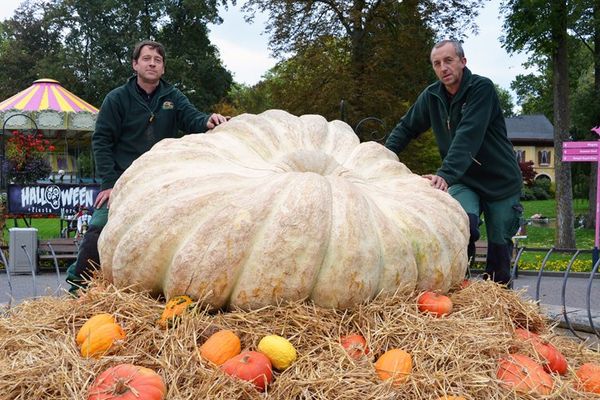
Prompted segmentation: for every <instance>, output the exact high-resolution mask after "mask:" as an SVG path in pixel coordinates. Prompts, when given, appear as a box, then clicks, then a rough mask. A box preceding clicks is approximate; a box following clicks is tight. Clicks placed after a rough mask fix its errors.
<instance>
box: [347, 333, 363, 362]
mask: <svg viewBox="0 0 600 400" xmlns="http://www.w3.org/2000/svg"><path fill="white" fill-rule="evenodd" d="M340 343H341V344H342V347H343V348H344V349H345V350H346V352H347V353H348V355H349V356H350V358H353V359H355V360H359V359H361V358H362V357H363V356H364V355H367V354H369V347H368V346H367V341H366V340H365V338H364V337H363V336H362V335H359V334H356V333H355V334H351V335H346V336H342V338H341V339H340Z"/></svg>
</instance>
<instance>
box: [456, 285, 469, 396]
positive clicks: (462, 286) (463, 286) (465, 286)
mask: <svg viewBox="0 0 600 400" xmlns="http://www.w3.org/2000/svg"><path fill="white" fill-rule="evenodd" d="M471 283H472V281H471V280H470V279H467V278H465V279H463V280H462V281H461V282H460V285H459V286H458V287H459V288H460V289H465V288H467V287H469V286H471ZM458 398H460V397H458Z"/></svg>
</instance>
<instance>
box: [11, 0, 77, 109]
mask: <svg viewBox="0 0 600 400" xmlns="http://www.w3.org/2000/svg"><path fill="white" fill-rule="evenodd" d="M51 13H52V6H51V5H48V4H47V3H46V2H44V1H33V2H30V1H28V2H25V3H23V4H22V5H21V7H19V8H18V9H17V10H16V12H15V15H14V17H13V18H11V19H9V20H6V21H5V22H4V23H3V24H2V46H1V47H0V64H1V65H2V68H0V96H2V97H1V98H2V99H5V98H8V97H9V96H12V95H14V94H15V93H16V92H17V91H18V90H19V88H26V87H28V86H29V85H31V83H32V82H33V81H34V80H36V79H40V78H44V77H54V78H55V79H58V80H61V79H62V78H65V77H67V76H68V75H69V73H68V72H66V71H64V70H63V68H62V63H63V61H64V57H63V55H64V54H63V52H62V47H61V45H60V30H59V29H58V28H57V27H56V26H52V25H51V24H49V23H48V21H49V15H50V14H51Z"/></svg>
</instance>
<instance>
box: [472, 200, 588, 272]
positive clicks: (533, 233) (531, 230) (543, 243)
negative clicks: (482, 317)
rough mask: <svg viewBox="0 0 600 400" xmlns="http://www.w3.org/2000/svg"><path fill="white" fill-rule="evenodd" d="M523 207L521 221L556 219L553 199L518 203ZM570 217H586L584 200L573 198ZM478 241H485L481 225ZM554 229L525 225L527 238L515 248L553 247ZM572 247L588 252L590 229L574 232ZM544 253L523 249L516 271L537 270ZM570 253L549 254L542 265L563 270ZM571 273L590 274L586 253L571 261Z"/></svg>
mask: <svg viewBox="0 0 600 400" xmlns="http://www.w3.org/2000/svg"><path fill="white" fill-rule="evenodd" d="M522 204H523V207H524V209H525V210H524V212H523V218H531V216H532V215H534V214H542V215H543V216H544V217H547V218H550V219H552V218H556V202H555V201H554V200H536V201H524V202H522ZM573 208H574V215H575V216H577V215H580V214H583V215H587V210H588V201H587V200H581V199H577V200H574V201H573ZM481 229H482V238H483V239H485V227H484V226H482V227H481ZM555 235H556V228H554V227H553V226H552V224H551V223H550V224H548V225H547V226H543V225H540V226H535V225H528V226H527V238H526V239H522V240H520V241H519V246H524V247H526V248H540V249H550V248H552V247H554V245H555ZM575 241H576V247H577V249H579V250H591V249H592V248H593V247H594V229H585V228H577V229H575ZM546 253H547V251H546V250H544V251H534V250H526V251H524V252H523V253H522V255H521V258H520V262H519V268H520V269H528V270H537V269H539V268H540V267H541V265H542V261H543V259H544V257H545V255H546ZM573 255H574V253H573V252H565V253H560V252H553V253H551V255H550V257H549V258H548V261H547V263H546V267H545V269H546V270H552V271H564V270H565V269H566V268H567V265H568V262H569V261H570V259H571V258H572V257H573ZM571 268H572V270H573V271H591V269H592V262H591V255H590V254H589V253H581V254H579V255H578V256H577V257H576V258H575V261H574V262H573V265H572V267H571Z"/></svg>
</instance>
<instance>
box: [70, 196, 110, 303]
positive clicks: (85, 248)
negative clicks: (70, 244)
mask: <svg viewBox="0 0 600 400" xmlns="http://www.w3.org/2000/svg"><path fill="white" fill-rule="evenodd" d="M107 221H108V207H107V204H106V203H105V204H103V205H102V207H100V208H98V209H95V210H94V213H93V214H92V219H91V220H90V224H89V226H88V230H87V232H86V233H85V235H84V236H83V239H82V240H81V243H80V244H79V252H78V253H77V259H76V260H75V262H74V263H73V264H71V265H70V266H69V268H68V269H67V283H69V284H70V285H71V286H70V288H69V292H70V293H71V294H74V295H76V294H77V291H78V290H79V289H80V288H83V287H85V282H86V279H88V278H89V277H91V275H92V273H93V272H94V267H93V265H94V264H93V263H95V265H99V264H100V257H99V256H98V237H99V236H100V233H101V232H102V229H103V228H104V226H105V225H106V223H107ZM90 261H91V262H90Z"/></svg>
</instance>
